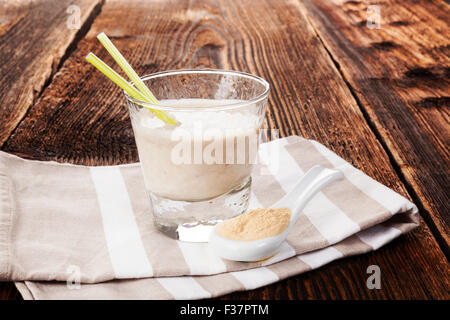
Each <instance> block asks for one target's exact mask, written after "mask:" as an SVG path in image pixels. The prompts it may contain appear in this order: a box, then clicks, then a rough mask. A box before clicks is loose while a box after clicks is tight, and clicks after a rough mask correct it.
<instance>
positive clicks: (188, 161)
mask: <svg viewBox="0 0 450 320" xmlns="http://www.w3.org/2000/svg"><path fill="white" fill-rule="evenodd" d="M142 80H143V81H144V83H145V84H146V85H147V87H148V88H149V89H150V91H151V92H152V93H153V94H154V95H155V97H156V98H157V99H158V100H159V104H157V105H156V104H151V103H148V102H145V101H140V100H136V99H134V98H132V97H131V96H129V95H128V94H126V93H125V95H126V98H127V102H128V107H129V111H130V118H131V123H132V126H133V131H134V135H135V139H136V145H137V149H138V153H139V159H140V163H141V167H142V172H143V176H144V182H145V187H146V191H147V193H148V195H149V197H150V199H151V204H152V211H153V218H154V222H155V225H156V226H157V228H158V229H159V230H160V231H161V232H163V233H165V234H166V235H168V236H170V237H172V238H175V239H179V240H182V241H195V242H203V241H207V240H208V236H209V232H210V231H211V229H212V227H213V226H214V225H215V224H217V223H219V222H221V221H223V220H226V219H230V218H232V217H234V216H236V215H239V214H241V213H243V212H245V211H246V209H247V207H248V200H249V196H250V187H251V172H252V166H253V165H254V164H255V163H256V162H257V150H258V144H259V140H260V139H259V133H260V129H261V126H262V123H263V120H264V114H265V109H266V103H267V96H268V94H269V84H268V83H267V82H266V81H265V80H264V79H262V78H259V77H256V76H254V75H250V74H246V73H242V72H237V71H225V70H176V71H164V72H159V73H154V74H151V75H149V76H145V77H142ZM150 109H153V110H160V111H162V112H164V113H166V114H167V115H168V116H169V117H171V118H172V119H174V120H175V121H176V122H177V124H176V125H170V124H167V123H165V122H163V121H162V120H160V119H159V118H157V117H156V116H155V114H154V112H152V110H150Z"/></svg>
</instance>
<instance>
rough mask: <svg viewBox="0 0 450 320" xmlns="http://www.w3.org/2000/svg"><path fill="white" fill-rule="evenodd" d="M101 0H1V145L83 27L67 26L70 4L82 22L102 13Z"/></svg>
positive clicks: (84, 22)
mask: <svg viewBox="0 0 450 320" xmlns="http://www.w3.org/2000/svg"><path fill="white" fill-rule="evenodd" d="M99 3H100V0H76V1H69V0H38V1H26V0H22V1H1V3H0V18H1V19H0V61H1V63H0V75H1V77H0V92H1V94H0V146H1V145H2V144H3V142H4V141H5V140H6V139H7V138H8V137H9V135H10V134H11V132H12V131H13V130H14V128H15V127H16V126H17V125H18V123H19V122H20V121H21V120H22V118H23V117H24V116H25V114H26V112H27V110H28V109H29V107H31V105H32V104H33V103H34V101H35V99H36V98H37V97H38V96H39V95H40V93H41V92H42V89H43V88H44V87H45V83H46V82H47V81H48V80H49V79H50V78H51V76H52V75H53V73H54V72H55V71H56V69H57V67H58V65H59V63H60V61H61V58H63V56H64V54H65V53H66V51H67V50H68V49H69V48H70V45H71V43H72V42H73V41H74V40H75V39H76V37H77V34H82V33H83V29H71V28H68V26H67V21H68V18H69V13H67V11H66V10H67V8H68V7H69V6H70V5H76V6H78V8H79V10H80V25H81V26H82V25H85V24H86V22H88V21H89V19H92V17H93V15H95V12H98V10H99V7H98V5H99Z"/></svg>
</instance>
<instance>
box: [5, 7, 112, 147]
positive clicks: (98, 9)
mask: <svg viewBox="0 0 450 320" xmlns="http://www.w3.org/2000/svg"><path fill="white" fill-rule="evenodd" d="M105 1H106V0H101V1H100V2H99V3H98V4H97V5H96V6H95V7H94V8H93V9H92V11H91V12H90V13H89V16H88V17H87V19H86V20H85V21H84V23H83V25H82V26H81V27H80V29H78V31H77V33H76V34H75V36H74V38H73V40H72V42H71V43H70V44H69V45H68V46H67V48H66V50H65V52H64V54H63V55H62V57H61V59H60V60H59V62H58V64H57V66H56V68H55V70H54V71H53V70H52V71H51V73H50V76H49V77H48V79H47V80H46V81H45V83H44V85H43V86H42V88H41V90H40V91H39V92H38V94H37V95H36V96H35V97H34V99H33V102H32V103H31V104H30V106H29V107H28V108H27V111H26V112H25V113H24V115H23V117H22V118H21V119H20V120H19V121H18V122H17V125H16V126H15V127H14V129H13V130H11V132H10V134H9V135H8V136H7V137H6V138H5V139H4V141H3V143H1V144H0V150H1V149H2V148H3V146H4V145H5V143H6V142H7V141H8V139H9V138H10V137H12V136H13V135H14V133H15V132H16V130H17V128H19V127H20V125H21V124H22V122H23V120H25V119H26V117H27V116H28V114H29V112H30V110H31V109H32V108H33V107H34V106H35V105H36V104H37V103H38V102H39V99H40V98H41V96H42V95H43V94H44V92H45V90H46V89H47V87H48V86H49V85H50V84H51V83H52V81H53V78H54V76H55V74H57V73H58V71H59V70H60V69H61V67H62V65H63V64H64V62H65V61H66V60H67V58H69V57H70V55H71V54H72V53H73V52H74V51H75V49H76V48H77V45H78V42H80V41H81V40H82V39H83V38H84V37H85V36H86V34H87V33H88V32H89V30H90V29H91V27H92V24H93V23H94V20H95V18H97V17H98V16H99V15H100V13H101V11H102V8H103V5H104V4H105Z"/></svg>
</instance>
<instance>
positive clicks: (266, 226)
mask: <svg viewBox="0 0 450 320" xmlns="http://www.w3.org/2000/svg"><path fill="white" fill-rule="evenodd" d="M290 219H291V210H289V209H288V208H280V209H255V210H251V211H248V212H246V213H244V214H241V215H240V216H237V217H236V218H233V219H230V220H227V221H224V222H222V223H221V224H220V225H218V226H217V228H216V232H217V233H218V234H219V235H220V236H222V237H224V238H227V239H230V240H238V241H253V240H258V239H263V238H268V237H273V236H276V235H279V234H280V233H282V232H283V231H284V230H285V229H286V228H287V227H288V225H289V221H290Z"/></svg>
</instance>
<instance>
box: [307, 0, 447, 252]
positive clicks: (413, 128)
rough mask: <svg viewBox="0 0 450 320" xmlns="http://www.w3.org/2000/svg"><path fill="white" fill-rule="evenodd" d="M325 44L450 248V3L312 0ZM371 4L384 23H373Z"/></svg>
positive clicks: (426, 215)
mask: <svg viewBox="0 0 450 320" xmlns="http://www.w3.org/2000/svg"><path fill="white" fill-rule="evenodd" d="M304 3H305V6H306V7H307V11H308V13H309V15H310V17H311V21H312V24H313V25H314V26H315V28H316V29H317V32H318V34H319V35H320V37H321V39H322V41H323V42H324V44H325V46H326V47H327V49H328V50H329V52H330V54H331V56H332V57H333V59H334V60H335V62H336V63H337V64H338V65H339V68H340V71H341V73H342V74H343V76H344V77H345V79H346V81H347V82H348V83H349V85H350V86H351V88H352V89H353V92H354V94H355V95H356V96H357V98H358V99H359V100H360V105H361V108H362V109H363V112H365V113H366V115H367V118H368V119H369V121H370V122H371V124H372V126H373V128H374V130H376V132H377V134H378V135H379V137H380V138H381V140H382V141H383V143H384V145H385V148H386V149H388V150H389V152H390V155H391V156H392V158H393V162H394V165H395V167H396V168H398V170H399V172H400V173H401V174H402V176H403V178H404V180H405V182H406V184H407V186H408V187H409V190H410V192H411V193H412V194H413V196H414V200H415V201H416V202H418V203H417V204H418V205H419V207H420V208H421V213H422V215H423V216H424V218H425V219H426V221H427V222H429V223H430V226H431V227H432V229H433V230H435V232H434V234H435V235H436V236H438V237H439V238H441V240H442V241H441V243H442V246H443V248H444V250H446V252H447V255H448V254H449V251H448V245H449V241H450V214H449V213H450V201H449V196H448V190H449V188H450V179H449V168H450V158H449V155H450V152H449V144H450V125H449V120H450V118H449V106H450V27H449V17H450V7H449V6H448V5H447V4H446V3H444V1H378V0H377V1H320V0H307V1H304ZM370 5H376V6H378V8H379V9H380V14H381V25H380V29H370V28H369V27H368V26H367V18H368V14H367V10H368V8H369V6H370Z"/></svg>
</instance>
